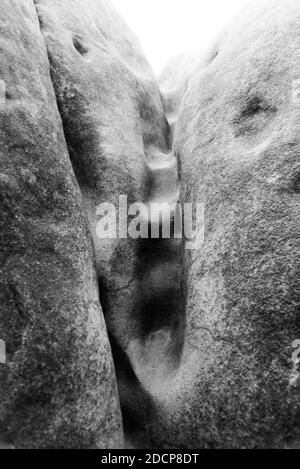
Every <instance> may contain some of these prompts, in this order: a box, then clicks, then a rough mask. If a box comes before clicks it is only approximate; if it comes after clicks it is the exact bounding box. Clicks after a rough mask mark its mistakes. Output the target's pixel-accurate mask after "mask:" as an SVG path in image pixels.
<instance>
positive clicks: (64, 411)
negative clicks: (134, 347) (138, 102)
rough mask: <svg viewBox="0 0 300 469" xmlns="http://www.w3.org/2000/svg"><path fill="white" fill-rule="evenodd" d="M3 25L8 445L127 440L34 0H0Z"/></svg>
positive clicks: (3, 324) (2, 314)
mask: <svg viewBox="0 0 300 469" xmlns="http://www.w3.org/2000/svg"><path fill="white" fill-rule="evenodd" d="M0 23H1V35H0V79H1V80H3V81H4V82H5V83H6V98H5V102H2V100H1V105H0V141H1V146H0V154H1V163H0V165H1V169H0V207H1V208H0V209H1V219H0V225H1V227H0V233H1V243H0V244H1V251H0V256H1V259H0V337H1V340H4V341H5V342H6V352H7V356H6V361H7V363H6V364H0V396H1V400H0V441H1V446H3V447H15V448H115V447H121V446H122V444H123V435H122V421H121V414H120V408H119V399H118V394H117V388H116V381H115V373H114V366H113V362H112V358H111V351H110V345H109V342H108V338H107V333H106V327H105V323H104V319H103V315H102V310H101V307H100V303H99V292H98V285H97V279H96V272H95V269H94V265H93V259H94V254H93V250H92V243H91V239H90V235H89V231H88V223H87V221H86V219H85V217H84V216H83V210H82V198H81V194H80V190H79V187H78V185H77V182H76V179H75V177H74V173H73V170H72V166H71V163H70V161H69V156H68V152H67V148H66V145H65V140H64V135H63V128H62V125H61V120H60V116H59V113H58V110H57V106H56V99H55V94H54V90H53V87H52V84H51V79H50V74H49V63H48V57H47V52H46V48H45V44H44V39H43V37H42V35H41V33H40V27H39V21H38V17H37V14H36V10H35V7H34V4H33V2H32V1H30V0H22V1H20V0H1V3H0ZM1 98H2V96H1Z"/></svg>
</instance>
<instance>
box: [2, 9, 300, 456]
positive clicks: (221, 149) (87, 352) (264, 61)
mask: <svg viewBox="0 0 300 469" xmlns="http://www.w3.org/2000/svg"><path fill="white" fill-rule="evenodd" d="M299 21H300V5H299V2H298V1H297V0H286V1H285V2H282V1H280V0H263V1H261V0H260V1H258V0H257V1H254V2H251V4H250V5H249V7H247V8H246V9H245V10H244V11H243V12H242V13H241V15H240V16H239V17H237V18H236V19H235V20H234V21H233V22H232V23H231V24H230V25H229V27H228V28H227V29H226V30H225V31H224V32H223V33H222V34H221V35H220V37H219V39H218V40H217V41H216V43H215V44H214V45H213V47H212V48H211V49H209V51H208V52H207V53H205V54H204V55H202V54H198V53H197V54H193V55H191V56H188V57H183V56H181V57H177V58H176V59H174V60H173V61H171V63H170V64H169V65H168V66H167V67H166V70H165V71H164V72H163V73H162V75H161V77H160V79H159V82H160V85H161V92H160V90H159V88H158V85H157V83H156V80H155V77H154V76H153V73H152V71H151V68H150V67H149V65H148V64H147V62H146V60H145V58H144V56H143V53H142V51H141V48H140V45H139V43H138V41H137V39H136V38H135V36H134V35H133V34H132V33H131V32H130V31H129V30H128V28H127V26H126V25H125V24H124V22H123V20H122V19H121V18H120V17H119V15H118V14H117V12H116V11H115V10H114V9H113V7H112V6H111V4H110V3H109V2H108V1H106V0H64V1H61V0H33V1H32V0H10V1H8V0H2V2H1V5H0V23H1V29H0V58H1V61H0V64H1V66H0V80H2V81H0V92H1V93H2V94H1V96H0V106H1V107H0V142H1V147H0V152H1V171H0V195H1V199H0V204H1V215H2V217H1V220H0V223H1V263H0V308H1V309H0V339H2V340H5V342H6V346H7V363H6V364H1V363H0V386H1V388H0V393H1V401H0V447H2V446H3V447H10V446H14V447H21V448H23V447H36V448H37V447H39V448H45V447H48V448H53V447H58V448H62V447H63V448H72V447H75V448H91V447H92V448H94V447H95V448H113V447H120V446H122V444H123V441H122V440H123V429H122V421H121V420H122V419H121V414H120V409H119V398H120V401H121V407H122V416H123V423H124V430H125V435H126V439H127V443H126V444H127V445H128V446H130V447H131V446H134V447H154V448H228V447H229V448H254V447H260V448H264V447H294V446H297V444H298V443H297V442H299V441H300V422H299V415H300V395H299V375H297V373H298V368H297V363H296V362H295V361H294V362H293V353H295V352H294V349H293V344H295V341H296V340H297V339H300V323H299V281H298V280H299V270H298V269H299V257H298V256H297V247H299V244H297V240H298V239H299V221H300V220H299V135H300V133H299V130H300V129H299V125H300V124H299V122H300V120H299V117H300V104H299V96H298V97H297V93H295V80H298V79H299V78H300V76H299V75H300V57H299V53H298V51H299V46H300V29H299V26H298V24H299ZM3 93H5V96H4V98H5V99H4V103H3V102H2V100H1V98H2V97H3ZM299 95H300V93H299ZM177 163H178V164H177ZM178 171H179V174H180V179H181V181H180V182H181V194H179V180H178V174H177V173H178ZM122 195H123V196H127V199H128V200H127V202H128V205H130V204H132V203H135V202H144V203H145V204H146V205H148V206H150V204H151V203H153V202H155V203H157V202H160V203H162V202H167V203H169V204H170V203H172V204H173V203H175V202H177V200H178V198H179V197H180V200H181V202H182V203H184V202H193V203H197V202H200V203H204V204H205V210H206V213H205V239H204V243H203V246H202V248H201V249H200V250H196V251H188V250H186V249H185V245H184V243H180V242H179V240H176V239H171V240H169V239H162V238H161V237H158V238H157V239H150V237H149V239H130V238H128V237H127V238H126V237H123V238H122V237H121V238H117V239H100V238H99V236H98V234H97V223H98V221H99V212H98V211H97V208H98V206H99V204H101V203H111V204H113V205H114V206H115V207H116V208H117V209H118V205H119V196H122ZM116 213H117V215H118V216H121V218H122V214H121V213H120V212H119V211H118V210H117V212H116ZM121 221H122V222H123V221H124V220H121ZM172 229H174V227H172ZM100 302H101V306H100ZM102 309H103V313H104V316H105V321H106V325H105V323H104V319H103V315H102ZM106 327H107V329H108V334H107V332H106ZM108 335H109V339H110V345H111V347H112V352H113V357H114V362H115V368H116V373H117V378H118V391H117V389H116V382H115V373H114V366H113V363H112V357H111V351H110V345H109V341H108Z"/></svg>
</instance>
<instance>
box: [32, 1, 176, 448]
mask: <svg viewBox="0 0 300 469" xmlns="http://www.w3.org/2000/svg"><path fill="white" fill-rule="evenodd" d="M35 5H36V8H37V12H38V16H39V20H40V24H41V30H42V33H43V35H44V37H45V41H46V45H47V50H48V55H49V61H50V64H51V77H52V81H53V85H54V89H55V92H56V98H57V102H58V107H59V110H60V114H61V117H62V121H63V127H64V132H65V136H66V141H67V145H68V150H69V154H70V158H71V161H72V164H73V167H74V171H75V174H76V177H77V180H78V182H79V185H80V188H81V191H82V194H83V199H84V204H85V209H86V212H87V213H88V216H89V220H90V227H91V232H92V235H93V239H94V246H95V251H96V268H97V273H98V276H99V282H100V296H101V303H102V306H103V309H104V314H105V319H106V323H107V326H108V330H109V333H110V338H111V343H112V344H113V352H114V354H115V363H116V367H117V372H118V378H119V390H120V397H121V404H122V408H123V414H124V424H125V430H126V433H132V432H134V433H138V434H139V435H141V434H142V433H143V431H144V430H143V429H144V428H145V426H146V415H147V408H148V405H149V404H148V400H149V397H148V396H147V395H146V394H145V392H144V391H143V390H142V389H141V388H140V387H139V386H138V382H137V381H136V378H135V371H134V370H132V365H131V364H130V363H129V362H128V356H129V357H130V358H131V359H133V361H134V357H135V356H136V355H137V356H140V355H141V354H142V353H143V350H144V349H146V351H147V352H145V353H146V354H148V355H149V349H150V350H151V351H152V352H153V353H155V354H156V349H157V340H158V341H159V340H160V339H159V337H160V334H161V333H165V328H166V326H167V332H166V333H167V334H168V333H169V331H171V332H170V333H171V334H172V338H173V341H172V342H173V343H172V345H171V346H169V347H167V350H166V349H165V348H163V350H161V351H160V353H162V354H163V355H164V356H166V360H167V361H168V362H173V361H174V360H175V361H176V360H177V358H174V353H175V352H174V353H173V351H174V350H176V349H177V348H178V341H179V339H177V334H176V330H177V328H178V327H179V326H178V324H179V322H180V314H179V301H178V298H177V297H178V294H179V282H180V275H179V271H178V269H176V262H177V261H178V259H179V256H178V253H179V250H178V243H177V244H176V243H175V245H174V246H171V247H168V246H166V243H162V242H160V240H157V242H156V243H155V246H153V243H152V242H151V240H132V239H108V240H103V239H99V237H98V236H97V233H96V226H97V222H98V216H97V207H98V205H99V204H100V203H102V202H103V203H111V204H113V205H114V206H115V207H116V208H118V205H119V196H120V195H125V196H127V198H128V205H130V204H132V203H135V202H144V203H146V204H150V203H151V202H152V201H156V200H157V199H159V200H162V199H163V200H165V201H176V200H177V198H178V179H177V168H176V161H175V158H174V156H173V154H172V152H171V151H170V148H169V126H168V123H167V120H166V117H165V114H164V111H163V106H162V103H161V99H160V93H159V88H158V85H157V83H156V80H155V77H154V76H153V73H152V71H151V69H150V67H149V65H148V64H147V62H146V60H145V58H144V56H143V54H142V52H141V48H140V45H139V43H138V41H137V40H136V38H135V37H134V36H133V34H132V33H131V32H130V31H129V30H128V28H127V27H126V25H124V22H123V20H122V19H121V18H119V16H118V14H117V13H116V12H115V11H114V9H113V8H112V6H111V4H110V3H109V2H107V1H105V0H88V1H87V0H72V1H71V0H66V1H64V2H61V0H35ZM118 215H119V214H118ZM153 271H155V272H156V275H157V276H160V279H161V280H163V284H164V285H165V288H164V287H162V284H161V285H160V286H159V287H155V286H154V285H153V283H152V282H151V278H152V277H153ZM166 291H167V293H168V292H169V293H168V296H167V297H166ZM174 291H175V294H174ZM162 292H163V294H162ZM176 295H177V297H176ZM145 297H146V299H145ZM163 297H164V298H163ZM168 300H171V301H172V304H171V307H170V306H169V305H168ZM170 322H171V324H169V323H170ZM157 334H158V335H157ZM157 337H158V339H157ZM170 338H171V337H170ZM144 342H146V344H144ZM175 355H176V353H175ZM151 358H152V357H151ZM148 361H149V360H147V358H146V359H145V360H144V361H143V364H144V366H145V367H146V368H147V362H148ZM149 363H150V365H149V366H152V360H150V361H149ZM126 364H127V365H126ZM124 368H125V370H124ZM164 370H165V367H163V369H162V370H161V369H159V370H158V372H157V373H156V376H159V375H160V374H161V373H163V371H164ZM157 379H158V378H157ZM141 438H142V440H143V437H141V436H139V439H141ZM143 444H145V443H143Z"/></svg>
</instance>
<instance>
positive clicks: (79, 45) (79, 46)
mask: <svg viewBox="0 0 300 469" xmlns="http://www.w3.org/2000/svg"><path fill="white" fill-rule="evenodd" d="M73 45H74V47H75V49H76V50H77V52H79V54H80V55H86V54H87V53H88V51H89V50H88V48H87V46H86V45H85V44H84V43H83V40H82V39H81V38H79V37H78V36H75V37H74V38H73Z"/></svg>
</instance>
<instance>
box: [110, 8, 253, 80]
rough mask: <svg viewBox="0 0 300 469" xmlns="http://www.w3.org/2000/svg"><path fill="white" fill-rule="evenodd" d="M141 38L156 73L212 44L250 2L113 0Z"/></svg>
mask: <svg viewBox="0 0 300 469" xmlns="http://www.w3.org/2000/svg"><path fill="white" fill-rule="evenodd" d="M112 2H113V3H114V5H115V6H116V8H117V9H118V11H119V12H120V13H121V14H122V16H123V18H124V19H125V20H126V21H127V23H128V24H129V26H131V29H132V30H133V31H134V32H135V34H136V35H137V36H138V38H139V40H140V42H141V44H142V46H143V49H144V51H145V53H146V56H147V58H148V60H149V61H150V64H151V65H152V67H153V69H154V71H155V72H156V73H158V72H159V71H160V70H161V68H162V67H163V66H164V65H165V64H166V62H167V61H168V59H170V58H171V57H173V56H174V55H177V54H179V53H181V52H185V51H189V50H196V49H200V48H201V47H202V46H205V45H207V44H209V43H210V42H211V41H212V40H213V39H214V37H215V36H216V35H217V34H218V32H219V31H220V30H221V29H222V28H223V26H225V25H226V23H227V22H228V20H230V19H231V18H232V16H234V15H235V14H236V13H237V12H238V11H239V10H240V9H241V8H242V7H243V5H245V4H246V3H248V2H249V0H112Z"/></svg>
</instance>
